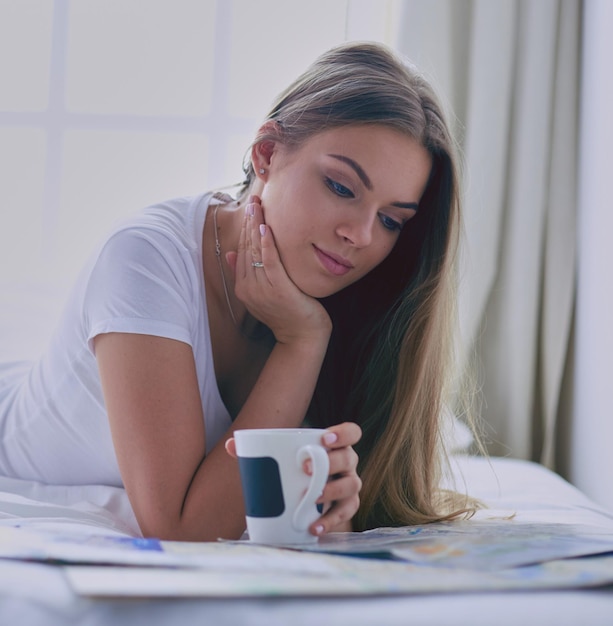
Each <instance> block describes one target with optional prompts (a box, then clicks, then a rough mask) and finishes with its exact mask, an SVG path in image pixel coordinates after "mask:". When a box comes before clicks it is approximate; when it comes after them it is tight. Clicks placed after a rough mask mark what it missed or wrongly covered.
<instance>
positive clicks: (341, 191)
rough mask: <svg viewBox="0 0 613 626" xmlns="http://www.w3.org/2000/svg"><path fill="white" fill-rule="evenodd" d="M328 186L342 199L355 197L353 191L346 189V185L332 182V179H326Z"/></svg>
mask: <svg viewBox="0 0 613 626" xmlns="http://www.w3.org/2000/svg"><path fill="white" fill-rule="evenodd" d="M326 185H328V187H329V188H330V189H331V190H332V191H333V192H334V193H335V194H336V195H337V196H340V197H341V198H353V197H354V195H353V192H352V191H351V189H348V188H347V187H345V185H341V184H340V183H337V182H336V181H335V180H332V179H331V178H326Z"/></svg>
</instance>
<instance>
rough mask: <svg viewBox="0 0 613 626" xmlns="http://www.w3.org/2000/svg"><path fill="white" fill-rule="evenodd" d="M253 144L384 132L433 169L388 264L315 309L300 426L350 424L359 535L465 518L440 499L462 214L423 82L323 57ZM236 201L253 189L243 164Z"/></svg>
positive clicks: (382, 54)
mask: <svg viewBox="0 0 613 626" xmlns="http://www.w3.org/2000/svg"><path fill="white" fill-rule="evenodd" d="M267 121H273V122H275V124H267V125H265V126H263V128H264V129H265V130H264V131H262V133H261V134H260V135H259V136H258V137H256V139H255V143H257V142H259V141H263V140H266V139H271V138H272V139H275V140H277V141H282V142H283V143H284V144H285V145H287V146H299V145H301V144H302V143H303V142H304V141H306V140H307V139H309V138H310V137H312V136H313V135H314V134H316V133H318V132H321V131H325V130H328V129H331V128H337V127H341V126H348V125H359V124H380V125H383V126H386V127H389V128H392V129H394V130H396V131H399V132H401V133H403V134H405V135H408V136H409V137H411V138H413V139H415V140H417V141H419V142H420V143H421V144H422V145H423V146H424V147H425V148H426V149H427V150H428V152H429V153H430V155H431V158H432V169H431V172H430V176H429V180H428V183H427V185H426V188H425V191H424V193H423V196H422V198H421V201H420V204H419V211H418V212H417V214H416V215H415V216H414V217H413V219H411V220H410V221H409V222H408V223H407V225H406V226H405V227H404V228H403V230H402V231H401V234H400V236H399V238H398V241H397V243H396V245H395V247H394V248H393V250H392V252H391V253H390V254H389V256H388V257H387V258H386V259H385V260H384V261H383V262H382V263H381V264H380V265H379V266H377V267H376V268H375V269H374V270H372V271H371V272H370V273H369V274H368V275H366V276H364V277H363V278H362V279H361V280H359V281H358V282H356V283H354V284H352V285H350V286H349V287H347V288H345V289H343V290H342V291H340V292H339V293H336V294H334V295H332V296H330V297H328V298H325V299H323V300H322V303H323V304H324V306H325V307H326V309H327V311H328V313H329V314H330V317H331V319H332V322H333V332H332V336H331V339H330V344H329V347H328V351H327V354H326V358H325V360H324V363H323V366H322V369H321V373H320V376H319V380H318V383H317V386H316V390H315V393H314V396H313V401H312V404H311V408H310V410H309V414H308V422H309V424H311V425H313V426H318V427H327V426H330V425H332V424H336V423H339V422H342V421H353V422H356V423H358V424H359V425H360V426H361V428H362V430H363V436H362V439H361V441H360V442H359V444H358V445H357V446H356V450H357V452H358V454H359V456H360V465H359V468H358V469H359V473H360V476H361V478H362V481H363V487H362V491H361V505H360V509H359V511H358V514H357V515H356V517H355V518H354V528H355V529H356V530H361V529H366V528H373V527H377V526H394V525H410V524H421V523H426V522H431V521H436V520H441V519H450V518H453V517H455V516H458V515H461V514H462V513H467V512H470V511H471V510H472V509H473V508H474V506H475V505H476V503H475V502H473V501H472V500H470V499H469V498H468V497H466V496H464V495H460V494H458V493H455V492H452V491H447V490H443V489H441V488H440V479H441V470H442V468H443V461H444V460H445V450H444V446H443V435H442V432H443V430H442V426H443V425H442V420H443V414H444V411H445V407H446V403H447V402H448V399H449V396H450V393H449V392H450V391H451V390H450V388H449V387H450V385H449V381H450V380H451V376H452V373H453V372H452V365H453V363H454V354H453V342H454V332H453V331H454V328H455V326H454V320H455V272H454V259H455V257H456V251H457V245H458V239H459V233H460V225H461V215H460V200H459V189H458V171H457V157H456V150H455V144H454V141H453V139H452V136H451V133H450V131H449V128H448V125H447V123H446V121H445V118H444V115H443V111H442V107H441V105H440V104H439V102H438V99H437V97H436V95H435V93H434V91H433V90H432V88H431V86H430V85H429V83H428V82H427V81H426V80H425V79H424V78H423V77H422V75H421V74H420V73H419V72H418V71H416V70H415V68H413V67H412V66H410V65H409V64H407V63H406V62H404V61H403V60H402V59H401V58H400V57H398V56H397V55H396V54H394V53H393V52H392V51H391V50H389V49H388V48H386V47H384V46H382V45H379V44H375V43H355V42H353V43H347V44H343V45H341V46H338V47H336V48H333V49H332V50H330V51H328V52H326V53H324V54H323V55H322V56H320V57H319V58H318V59H317V60H316V61H315V62H314V63H313V65H311V67H309V68H308V69H307V70H306V71H305V73H304V74H302V75H301V76H300V77H299V78H298V79H297V80H296V81H295V82H294V83H293V84H291V85H290V86H289V87H288V88H287V89H286V90H285V91H284V92H282V93H281V94H280V96H279V97H278V99H277V101H276V102H275V103H274V105H273V107H272V109H271V111H270V113H269V114H268V116H267ZM244 169H245V175H246V176H245V180H244V182H243V185H242V190H241V193H240V195H244V194H245V193H247V192H248V190H249V188H250V186H251V183H252V181H253V180H254V171H253V166H252V164H251V161H250V159H246V161H245V167H244Z"/></svg>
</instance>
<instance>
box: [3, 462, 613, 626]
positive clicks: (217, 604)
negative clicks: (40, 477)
mask: <svg viewBox="0 0 613 626" xmlns="http://www.w3.org/2000/svg"><path fill="white" fill-rule="evenodd" d="M456 476H457V477H460V478H458V483H459V484H460V485H461V484H462V482H465V484H466V486H467V488H468V490H469V492H470V493H471V494H474V495H475V496H477V497H479V498H481V499H482V500H483V501H484V502H485V503H486V504H487V505H488V507H489V508H488V509H487V511H485V512H484V513H483V514H484V515H501V516H503V515H509V514H515V516H516V519H520V520H523V521H529V522H543V523H555V522H564V523H569V524H570V523H572V524H590V525H593V526H595V527H601V528H603V529H607V530H609V531H610V530H611V529H613V515H611V514H610V513H609V512H607V511H604V510H602V509H601V508H600V507H598V506H597V505H595V504H594V503H592V502H591V501H590V500H589V499H588V498H586V497H585V496H584V495H583V494H581V493H580V492H579V491H578V490H576V489H575V488H574V487H572V486H571V485H570V484H568V483H567V482H565V481H564V480H562V479H561V478H560V477H558V476H557V475H555V474H553V473H552V472H549V471H548V470H546V469H544V468H543V467H541V466H539V465H536V464H533V463H528V462H523V461H517V460H510V459H491V460H489V461H487V460H484V459H479V458H459V459H458V462H457V467H456ZM0 526H20V527H26V528H29V529H33V530H37V531H40V530H43V531H60V532H63V533H75V534H80V533H84V534H91V533H101V534H109V535H114V536H121V535H135V534H137V533H138V529H137V526H136V523H135V520H134V517H133V514H132V511H131V508H130V506H129V502H128V500H127V497H126V495H125V492H124V491H123V490H121V489H117V488H110V487H100V486H93V487H87V486H85V487H81V486H80V487H55V486H53V487H51V486H44V485H38V484H35V483H30V482H27V481H18V480H12V479H6V478H0ZM191 623H194V624H196V623H198V624H204V623H206V624H232V625H234V624H248V625H251V624H253V625H255V624H266V626H271V625H272V626H274V625H276V624H279V625H281V624H283V625H285V624H292V626H298V625H300V624H322V623H323V624H338V625H343V624H352V625H354V626H355V625H361V624H363V625H378V624H455V625H462V624H471V625H475V624H513V625H514V626H516V625H517V624H518V623H520V624H556V625H559V624H581V625H582V626H583V625H585V626H587V625H592V624H603V625H604V624H611V623H613V590H612V589H611V588H603V589H588V590H577V591H574V590H573V591H554V592H534V591H527V592H526V591H522V592H505V593H499V592H490V593H461V594H435V595H417V596H408V597H393V598H392V597H374V598H338V599H314V598H310V599H284V598H260V599H255V600H254V599H251V600H249V599H244V600H236V599H232V600H199V599H188V600H185V599H182V600H179V599H171V600H168V599H154V600H151V599H149V600H121V601H120V600H113V599H105V600H92V599H89V598H83V597H80V596H78V595H76V594H75V593H73V591H72V589H71V587H70V585H69V584H68V581H67V579H66V577H65V575H64V571H63V569H62V568H60V567H59V566H55V565H46V564H39V563H25V562H18V561H10V560H0V624H2V625H5V624H6V625H8V624H16V625H17V624H18V625H19V626H21V625H22V624H25V625H27V624H45V626H54V625H56V624H57V625H59V624H87V625H90V624H100V625H105V626H111V625H113V626H114V625H116V624H130V625H132V624H148V625H149V624H154V625H157V624H160V625H161V624H191Z"/></svg>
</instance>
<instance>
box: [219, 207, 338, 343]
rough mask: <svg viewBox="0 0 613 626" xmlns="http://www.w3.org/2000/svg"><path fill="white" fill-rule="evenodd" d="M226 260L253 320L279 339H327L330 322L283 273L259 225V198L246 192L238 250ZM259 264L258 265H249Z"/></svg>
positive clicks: (265, 229) (268, 233)
mask: <svg viewBox="0 0 613 626" xmlns="http://www.w3.org/2000/svg"><path fill="white" fill-rule="evenodd" d="M226 260H227V261H228V263H229V265H230V266H231V267H232V269H233V270H234V280H235V283H234V292H235V294H236V296H237V297H238V298H239V299H240V300H241V301H242V302H243V303H244V304H245V306H246V307H247V310H248V311H249V313H251V315H253V316H254V317H255V318H256V319H258V320H259V321H261V322H262V323H264V324H266V326H268V327H269V328H270V330H271V331H272V332H273V334H274V335H275V338H276V340H277V341H279V342H281V343H292V342H293V341H296V340H303V339H306V340H312V339H314V338H319V337H322V336H323V337H325V339H326V342H327V340H328V338H329V335H330V332H331V328H332V324H331V321H330V318H329V316H328V314H327V312H326V310H325V309H324V307H323V306H322V305H321V304H320V303H319V302H318V301H317V300H316V299H315V298H312V297H311V296H308V295H307V294H305V293H303V292H302V291H300V289H298V287H296V285H295V284H294V283H293V282H292V280H291V279H290V277H289V276H288V274H287V272H286V271H285V268H284V267H283V263H282V262H281V258H280V256H279V252H278V250H277V247H276V245H275V240H274V236H273V233H272V230H271V228H270V226H268V225H267V224H265V221H264V213H263V210H262V205H261V203H260V199H259V198H258V197H257V196H250V197H249V200H248V204H247V206H246V209H245V216H244V218H243V224H242V228H241V234H240V239H239V243H238V251H236V252H229V253H228V254H227V255H226ZM253 263H261V264H262V266H259V267H258V266H254V265H253Z"/></svg>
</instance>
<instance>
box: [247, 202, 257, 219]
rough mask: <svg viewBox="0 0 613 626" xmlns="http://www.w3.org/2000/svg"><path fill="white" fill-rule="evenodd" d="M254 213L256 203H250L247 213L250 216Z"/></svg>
mask: <svg viewBox="0 0 613 626" xmlns="http://www.w3.org/2000/svg"><path fill="white" fill-rule="evenodd" d="M254 213H255V204H248V205H247V215H249V217H251V216H252V215H253V214H254Z"/></svg>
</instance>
